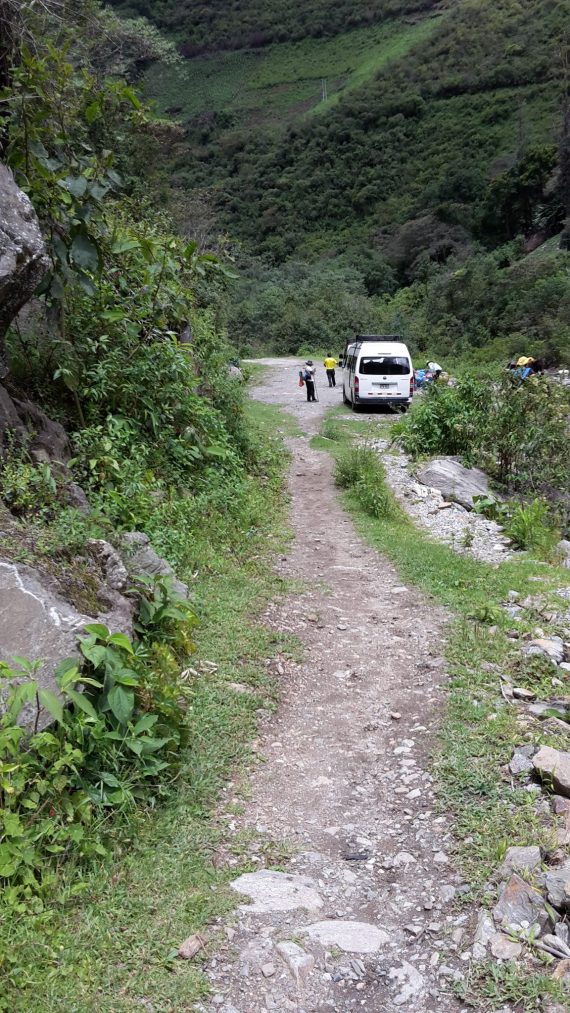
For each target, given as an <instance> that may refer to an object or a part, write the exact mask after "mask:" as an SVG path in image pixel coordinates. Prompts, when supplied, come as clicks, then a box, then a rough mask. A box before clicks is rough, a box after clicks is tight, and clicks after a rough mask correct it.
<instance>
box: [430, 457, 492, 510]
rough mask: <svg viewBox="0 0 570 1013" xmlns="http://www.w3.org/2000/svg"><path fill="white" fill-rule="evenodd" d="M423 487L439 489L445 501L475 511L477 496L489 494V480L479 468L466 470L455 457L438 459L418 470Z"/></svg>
mask: <svg viewBox="0 0 570 1013" xmlns="http://www.w3.org/2000/svg"><path fill="white" fill-rule="evenodd" d="M417 477H418V479H419V481H420V482H422V483H423V485H428V486H430V487H431V488H432V489H439V491H440V492H441V493H442V495H443V496H444V498H445V499H447V500H451V502H453V503H460V504H461V506H464V507H465V508H466V510H472V509H473V505H474V504H473V498H474V497H475V496H487V495H488V494H489V479H488V478H487V476H486V475H485V473H484V472H483V471H480V470H479V468H465V467H464V466H463V465H462V464H460V462H459V461H458V460H457V458H455V457H438V458H436V459H435V460H434V461H430V462H429V464H424V465H423V466H422V467H421V468H419V469H418V472H417Z"/></svg>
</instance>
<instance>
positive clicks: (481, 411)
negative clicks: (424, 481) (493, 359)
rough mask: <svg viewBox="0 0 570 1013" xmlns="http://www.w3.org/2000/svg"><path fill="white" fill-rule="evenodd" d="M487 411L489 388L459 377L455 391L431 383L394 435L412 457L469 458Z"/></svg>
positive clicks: (478, 438) (468, 377)
mask: <svg viewBox="0 0 570 1013" xmlns="http://www.w3.org/2000/svg"><path fill="white" fill-rule="evenodd" d="M488 410H489V384H488V383H483V382H481V380H479V379H477V378H476V377H474V376H465V377H462V378H461V379H460V380H459V382H458V384H457V386H456V387H448V386H446V385H444V384H439V383H434V384H432V385H431V386H430V387H428V388H427V390H426V393H425V395H424V396H423V397H422V398H421V399H419V398H418V399H417V401H416V403H415V404H414V405H413V409H412V411H411V412H410V413H409V415H407V416H406V418H405V419H402V421H400V422H398V423H396V425H395V426H394V435H396V436H397V437H398V439H399V441H400V442H401V444H402V446H403V448H404V450H405V451H406V453H408V454H411V455H412V457H420V456H423V455H426V456H427V455H434V454H460V455H463V456H465V457H467V458H468V457H469V456H470V455H471V454H472V453H473V451H474V450H475V449H476V448H477V447H478V446H479V444H480V438H481V425H482V421H483V419H484V418H485V416H486V414H487V412H488Z"/></svg>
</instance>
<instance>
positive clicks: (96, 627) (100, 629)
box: [83, 623, 109, 640]
mask: <svg viewBox="0 0 570 1013" xmlns="http://www.w3.org/2000/svg"><path fill="white" fill-rule="evenodd" d="M83 628H84V629H85V630H87V632H88V633H93V634H94V635H95V636H96V637H100V638H101V640H107V639H108V637H109V630H108V628H107V627H106V626H103V623H89V624H88V625H87V626H84V627H83Z"/></svg>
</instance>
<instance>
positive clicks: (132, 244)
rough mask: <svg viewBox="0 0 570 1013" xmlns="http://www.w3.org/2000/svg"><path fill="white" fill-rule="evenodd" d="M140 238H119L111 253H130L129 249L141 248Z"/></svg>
mask: <svg viewBox="0 0 570 1013" xmlns="http://www.w3.org/2000/svg"><path fill="white" fill-rule="evenodd" d="M139 249H140V243H139V241H138V239H117V240H115V242H114V243H113V245H112V247H111V253H128V252H129V250H139Z"/></svg>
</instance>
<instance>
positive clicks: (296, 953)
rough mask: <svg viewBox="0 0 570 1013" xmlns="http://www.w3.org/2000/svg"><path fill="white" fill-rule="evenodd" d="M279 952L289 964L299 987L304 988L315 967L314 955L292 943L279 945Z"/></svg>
mask: <svg viewBox="0 0 570 1013" xmlns="http://www.w3.org/2000/svg"><path fill="white" fill-rule="evenodd" d="M277 952H278V953H279V954H280V955H281V957H282V958H283V960H284V961H285V963H286V964H287V967H288V968H289V970H290V972H291V974H292V975H293V977H294V979H295V981H296V983H297V985H298V986H299V987H302V986H303V985H304V984H305V982H306V981H307V978H308V977H309V975H310V973H311V971H312V970H313V967H314V966H315V958H314V957H313V954H312V953H307V952H306V951H305V950H304V949H303V948H302V947H301V946H298V945H297V943H292V942H283V943H277Z"/></svg>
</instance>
